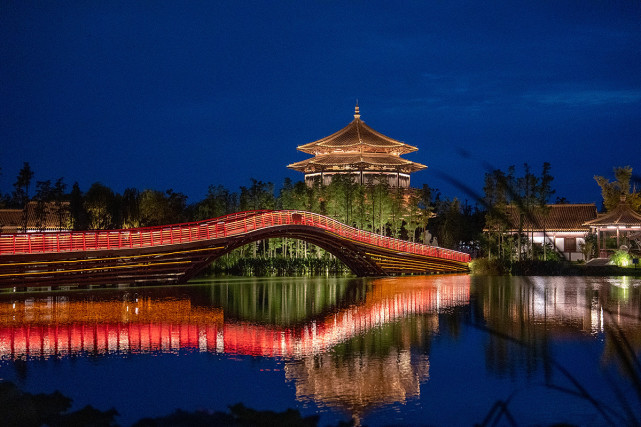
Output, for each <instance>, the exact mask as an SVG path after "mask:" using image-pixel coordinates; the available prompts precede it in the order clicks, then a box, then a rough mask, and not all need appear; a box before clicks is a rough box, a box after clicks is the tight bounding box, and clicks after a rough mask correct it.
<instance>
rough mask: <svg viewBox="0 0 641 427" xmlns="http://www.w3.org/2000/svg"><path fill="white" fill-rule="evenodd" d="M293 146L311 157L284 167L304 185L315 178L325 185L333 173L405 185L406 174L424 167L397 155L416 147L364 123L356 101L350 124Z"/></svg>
mask: <svg viewBox="0 0 641 427" xmlns="http://www.w3.org/2000/svg"><path fill="white" fill-rule="evenodd" d="M297 149H298V150H299V151H302V152H303V153H307V154H311V155H313V156H314V157H312V158H310V159H307V160H303V161H300V162H296V163H292V164H290V165H288V166H287V167H288V168H290V169H293V170H297V171H300V172H303V173H304V174H305V183H306V184H307V185H308V186H312V185H313V184H314V182H315V181H317V180H319V181H320V182H321V183H322V184H323V185H327V184H329V183H330V182H331V181H332V178H333V177H334V176H336V175H349V176H351V177H352V179H353V180H354V181H355V182H357V183H359V184H376V183H378V182H380V181H381V178H382V177H385V178H386V180H387V183H388V184H389V185H390V186H392V187H401V188H408V187H409V186H410V174H411V173H412V172H416V171H419V170H421V169H425V168H427V166H425V165H422V164H420V163H416V162H412V161H410V160H406V159H403V158H402V157H401V155H402V154H406V153H411V152H413V151H417V150H418V148H416V147H414V146H411V145H409V144H405V143H404V142H401V141H397V140H395V139H392V138H390V137H388V136H385V135H383V134H382V133H379V132H377V131H375V130H374V129H372V128H371V127H369V126H367V125H366V124H365V122H363V121H362V120H361V115H360V113H359V108H358V104H357V105H356V108H355V111H354V120H352V122H351V123H350V124H348V125H347V126H345V127H344V128H343V129H341V130H339V131H338V132H336V133H333V134H332V135H329V136H327V137H325V138H321V139H319V140H317V141H314V142H310V143H307V144H304V145H299V146H298V147H297Z"/></svg>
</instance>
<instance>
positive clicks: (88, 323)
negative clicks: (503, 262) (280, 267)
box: [0, 278, 469, 359]
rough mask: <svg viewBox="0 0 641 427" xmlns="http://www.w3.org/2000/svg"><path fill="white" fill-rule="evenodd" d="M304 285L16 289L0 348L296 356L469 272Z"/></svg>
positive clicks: (426, 304) (454, 299)
mask: <svg viewBox="0 0 641 427" xmlns="http://www.w3.org/2000/svg"><path fill="white" fill-rule="evenodd" d="M311 287H313V288H316V289H317V290H318V294H320V296H319V295H315V293H314V292H312V291H311V290H310V289H309V288H310V286H307V285H305V284H304V283H302V284H301V283H297V284H296V289H294V290H292V284H287V283H285V284H283V285H282V286H278V285H276V284H275V283H273V282H263V283H261V282H255V283H252V284H251V285H249V286H248V284H247V283H245V282H243V283H236V284H229V283H226V284H223V285H213V286H212V287H210V288H209V291H210V294H209V295H208V297H209V300H208V301H203V295H202V294H203V292H202V291H203V290H204V288H201V289H199V291H200V292H198V293H197V294H198V295H195V296H194V298H192V296H190V295H189V294H183V295H178V296H166V295H162V294H163V293H166V290H158V289H144V290H139V291H137V293H135V294H133V295H131V294H130V293H129V292H125V293H124V294H118V293H114V292H111V293H102V294H100V293H98V294H91V293H69V294H62V295H55V296H51V295H49V296H45V297H41V298H38V297H37V296H36V297H27V298H25V299H16V298H15V297H13V299H9V300H8V301H7V300H5V301H0V357H1V358H3V359H7V358H9V359H16V358H24V357H43V356H64V355H69V354H76V353H82V352H87V353H92V354H101V353H117V352H125V353H139V352H152V351H161V352H176V351H178V350H180V349H198V350H200V351H212V352H222V353H228V354H244V355H253V356H270V357H272V356H279V357H293V358H301V357H306V356H310V355H314V354H319V353H324V352H327V351H329V350H331V349H333V348H334V347H336V346H337V345H339V344H341V343H344V342H346V341H348V340H351V339H353V338H355V337H359V336H361V335H364V334H366V333H367V332H368V331H371V330H372V329H377V328H381V327H383V326H385V325H387V324H390V323H394V322H397V321H399V320H401V319H404V318H408V317H412V316H415V315H418V314H426V313H434V314H436V313H437V312H438V310H439V309H445V308H448V307H451V306H456V305H463V304H467V302H468V299H469V283H467V282H466V281H463V282H456V283H450V284H448V285H443V286H441V284H440V283H439V281H434V280H430V279H427V278H422V279H413V278H412V279H380V280H374V281H371V282H369V281H362V280H353V281H350V282H346V283H345V284H344V285H342V286H341V288H342V290H343V291H345V293H344V294H343V299H342V300H340V302H339V300H338V299H337V298H336V286H332V285H329V286H327V288H325V289H323V288H318V285H317V283H313V284H312V286H311ZM274 288H277V289H279V291H274ZM308 294H309V295H308ZM5 299H6V298H5ZM198 301H199V302H200V304H201V305H198V304H197V302H198ZM319 302H320V303H319ZM203 303H204V305H203ZM274 307H277V308H276V309H275V308H274ZM228 313H231V314H230V315H228ZM272 315H276V316H277V317H278V319H276V320H275V319H273V316H272ZM257 319H258V320H257ZM265 320H275V322H274V323H271V322H265Z"/></svg>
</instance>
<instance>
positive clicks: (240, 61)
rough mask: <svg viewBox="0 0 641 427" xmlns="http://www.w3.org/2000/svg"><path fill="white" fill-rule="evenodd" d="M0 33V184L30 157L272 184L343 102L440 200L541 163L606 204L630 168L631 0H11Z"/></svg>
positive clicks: (133, 179) (634, 142)
mask: <svg viewBox="0 0 641 427" xmlns="http://www.w3.org/2000/svg"><path fill="white" fill-rule="evenodd" d="M106 3H108V4H106ZM0 40H1V42H0V146H1V148H2V149H1V150H0V167H1V168H2V176H0V192H1V193H8V192H10V191H12V190H13V183H14V182H15V179H16V175H17V173H18V171H19V169H20V168H21V167H22V164H23V162H25V161H26V162H29V163H30V164H31V166H32V169H33V170H34V172H35V177H34V182H35V181H37V180H46V179H51V180H52V181H55V180H56V179H57V178H59V177H64V179H65V182H66V183H67V184H68V185H69V189H70V187H71V184H72V183H73V182H74V181H77V182H78V183H79V184H80V187H81V189H82V190H84V191H86V190H87V189H88V188H89V187H90V185H91V184H92V183H94V182H96V181H99V182H102V183H103V184H105V185H107V186H109V187H111V188H112V189H114V190H115V191H117V192H122V191H123V190H124V189H125V188H127V187H135V188H138V189H140V190H143V189H146V188H153V189H157V190H166V189H170V188H171V189H173V190H174V191H179V192H183V193H185V194H187V195H188V196H189V200H188V201H189V202H196V201H198V200H200V199H201V198H202V197H204V195H205V194H206V192H207V187H208V186H209V185H210V184H216V185H217V184H221V185H224V186H226V187H228V188H230V189H232V190H234V191H236V190H238V187H239V186H240V185H249V184H250V180H249V179H250V177H254V178H256V179H259V180H262V181H272V182H274V183H275V184H276V185H277V186H280V185H281V184H282V181H283V179H284V178H285V177H291V178H292V179H295V180H302V178H303V175H302V174H301V173H299V172H295V171H291V170H288V169H287V168H286V165H288V164H290V163H293V162H296V161H299V160H303V159H305V158H307V157H309V156H308V155H306V154H304V153H301V152H298V151H296V146H298V145H301V144H304V143H307V142H311V141H314V140H316V139H319V138H322V137H324V136H327V135H329V134H331V133H333V132H335V131H337V130H339V129H341V128H342V127H344V126H345V125H347V124H348V123H349V122H350V121H351V120H352V118H353V114H354V106H355V104H356V100H358V103H359V106H360V110H361V115H362V119H363V120H364V121H365V122H366V123H367V124H368V125H370V126H371V127H373V128H374V129H376V130H378V131H379V132H382V133H384V134H386V135H388V136H390V137H392V138H395V139H398V140H401V141H404V142H406V143H408V144H411V145H415V146H417V147H418V148H419V151H418V152H415V153H411V154H409V155H406V156H405V157H406V158H408V159H410V160H413V161H417V162H420V163H423V164H425V165H428V169H426V170H424V171H421V172H418V173H416V174H414V175H412V185H413V186H421V185H422V184H423V183H427V184H429V185H430V186H432V187H436V188H438V189H440V190H441V192H442V193H443V194H444V195H445V196H447V197H455V196H456V197H459V198H462V199H470V200H471V195H469V194H466V193H465V192H464V191H462V190H461V188H460V187H458V186H457V185H456V184H454V183H453V182H452V180H451V179H450V177H453V178H454V179H456V180H458V181H460V182H461V183H463V184H464V185H466V186H469V188H470V189H471V190H472V191H475V192H481V191H482V186H483V175H484V173H485V172H486V171H487V168H501V169H504V170H505V169H507V167H508V166H510V165H517V166H521V165H522V164H523V163H524V162H527V163H529V164H530V165H531V166H532V167H533V169H534V171H535V172H536V173H537V174H538V173H539V172H540V169H541V165H542V163H543V162H545V161H548V162H550V163H551V164H552V171H551V172H552V175H554V177H555V180H554V182H553V186H554V188H556V190H557V194H556V195H555V197H556V196H562V197H566V198H567V199H568V200H570V201H571V202H577V203H582V202H596V203H597V204H598V205H600V203H601V196H600V190H599V187H598V186H597V185H596V182H595V181H594V179H593V176H594V175H604V176H607V177H610V178H613V174H612V168H613V167H614V166H624V165H630V166H632V167H633V168H634V169H635V173H637V174H639V173H641V160H640V159H641V148H640V143H641V2H640V1H636V0H634V1H614V0H613V1H589V0H588V1H586V0H582V1H551V0H550V1H545V0H537V1H530V2H515V1H512V0H506V1H484V2H481V1H439V2H432V1H429V2H427V1H416V2H371V1H331V0H326V1H317V2H311V1H276V2H255V1H252V2H244V1H225V2H222V1H215V2H188V3H183V2H175V1H145V2H131V1H122V2H118V1H110V2H99V1H89V0H88V1H75V2H74V1H64V2H62V1H61V2H32V1H25V0H17V1H7V0H5V1H2V3H0ZM519 171H520V169H519Z"/></svg>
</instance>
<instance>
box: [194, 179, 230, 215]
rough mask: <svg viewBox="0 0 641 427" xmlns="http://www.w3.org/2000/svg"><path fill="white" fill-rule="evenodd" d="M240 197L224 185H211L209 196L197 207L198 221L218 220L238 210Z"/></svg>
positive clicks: (208, 191)
mask: <svg viewBox="0 0 641 427" xmlns="http://www.w3.org/2000/svg"><path fill="white" fill-rule="evenodd" d="M237 205H238V195H237V194H236V193H231V192H230V191H229V190H228V189H227V188H225V187H223V186H222V185H210V186H209V189H208V190H207V196H206V197H205V199H204V200H202V201H201V202H200V203H198V205H197V206H196V219H197V220H201V219H210V218H217V217H219V216H223V215H226V214H230V213H233V212H235V211H236V210H237Z"/></svg>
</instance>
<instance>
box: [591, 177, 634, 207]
mask: <svg viewBox="0 0 641 427" xmlns="http://www.w3.org/2000/svg"><path fill="white" fill-rule="evenodd" d="M614 176H615V178H616V180H615V181H612V182H610V180H608V179H607V178H604V177H602V176H595V177H594V179H595V180H596V182H597V184H599V187H601V195H602V196H603V205H604V206H605V208H606V209H607V210H608V211H609V210H612V209H614V208H616V207H617V206H618V205H619V203H621V197H622V196H623V197H625V200H626V202H628V203H629V204H630V206H632V209H634V210H636V211H641V193H639V192H637V191H633V192H630V180H631V178H632V168H631V167H630V166H623V167H616V168H614ZM635 190H636V189H635Z"/></svg>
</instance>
